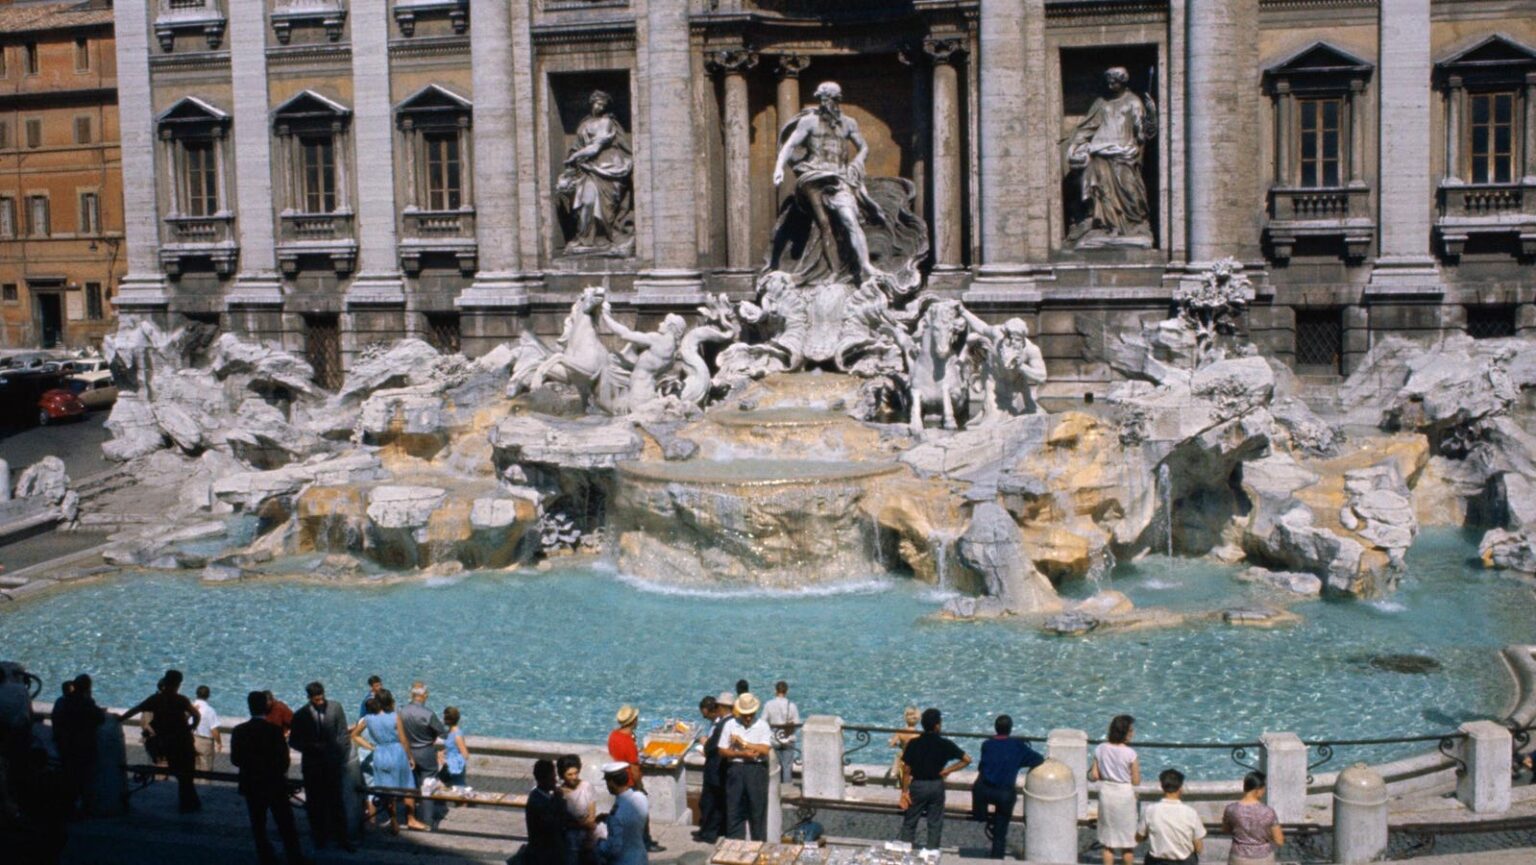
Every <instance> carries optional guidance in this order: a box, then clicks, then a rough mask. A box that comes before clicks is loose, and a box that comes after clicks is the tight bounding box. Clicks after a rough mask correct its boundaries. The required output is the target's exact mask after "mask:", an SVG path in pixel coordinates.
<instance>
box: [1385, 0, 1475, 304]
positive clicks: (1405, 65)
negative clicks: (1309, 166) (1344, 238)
mask: <svg viewBox="0 0 1536 865" xmlns="http://www.w3.org/2000/svg"><path fill="white" fill-rule="evenodd" d="M1430 4H1431V0H1393V2H1391V3H1382V4H1381V7H1380V8H1381V11H1380V27H1379V34H1380V56H1381V66H1380V69H1381V71H1380V76H1381V79H1380V80H1381V85H1380V87H1381V109H1380V111H1381V114H1380V135H1381V142H1380V147H1379V148H1378V152H1379V153H1380V154H1381V164H1382V166H1383V167H1384V170H1382V171H1380V172H1378V174H1379V175H1380V181H1379V182H1380V184H1381V198H1380V206H1379V207H1378V208H1377V218H1378V219H1379V220H1380V226H1379V229H1378V234H1379V236H1380V238H1381V241H1380V248H1381V253H1380V256H1379V257H1378V258H1377V259H1376V266H1375V268H1374V269H1373V270H1372V271H1371V282H1370V285H1369V286H1368V287H1367V289H1366V291H1367V294H1369V295H1403V294H1408V295H1438V294H1440V293H1441V292H1442V291H1443V287H1442V286H1441V283H1440V270H1439V267H1438V266H1437V264H1436V262H1435V259H1434V256H1433V255H1432V254H1431V252H1430V241H1431V229H1432V225H1431V219H1432V216H1433V214H1432V213H1431V201H1432V195H1433V192H1434V190H1433V187H1432V184H1431V178H1430V165H1429V163H1430V134H1431V132H1430V130H1431V129H1432V128H1433V123H1432V120H1433V118H1432V117H1431V112H1430V94H1431V88H1430V86H1429V81H1430V76H1431V73H1432V71H1433V70H1432V68H1431V59H1430V39H1429V35H1430ZM1456 102H1458V100H1456V99H1454V98H1453V99H1452V100H1451V104H1452V105H1453V106H1454V105H1455V104H1456ZM1453 110H1454V109H1453ZM1451 156H1452V160H1451V161H1452V166H1451V167H1448V169H1447V174H1448V175H1449V176H1454V171H1455V167H1454V164H1455V162H1456V161H1457V160H1456V157H1455V155H1454V153H1452V154H1451ZM1386 166H1390V170H1385V167H1386Z"/></svg>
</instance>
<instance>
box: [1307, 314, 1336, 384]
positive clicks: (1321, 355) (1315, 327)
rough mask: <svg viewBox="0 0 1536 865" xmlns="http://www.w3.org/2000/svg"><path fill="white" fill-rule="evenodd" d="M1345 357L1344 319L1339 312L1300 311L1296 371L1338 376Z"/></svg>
mask: <svg viewBox="0 0 1536 865" xmlns="http://www.w3.org/2000/svg"><path fill="white" fill-rule="evenodd" d="M1343 354H1344V319H1343V316H1341V315H1340V314H1339V311H1338V310H1337V309H1298V310H1296V367H1297V369H1307V370H1313V371H1319V372H1321V371H1327V372H1330V373H1337V372H1338V371H1339V369H1340V364H1339V361H1340V359H1341V358H1342V357H1343Z"/></svg>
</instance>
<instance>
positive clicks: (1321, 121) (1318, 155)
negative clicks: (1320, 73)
mask: <svg viewBox="0 0 1536 865" xmlns="http://www.w3.org/2000/svg"><path fill="white" fill-rule="evenodd" d="M1296 107H1297V110H1298V111H1299V113H1300V115H1301V116H1300V118H1299V119H1300V122H1299V124H1298V125H1297V133H1298V135H1299V137H1300V142H1299V146H1298V147H1297V148H1296V152H1297V156H1298V158H1299V160H1300V165H1299V168H1300V171H1299V172H1298V174H1299V175H1300V182H1299V184H1298V185H1300V186H1302V187H1305V188H1313V187H1318V186H1338V185H1339V178H1340V176H1341V175H1340V172H1339V153H1340V147H1339V132H1340V129H1341V123H1342V121H1341V118H1342V117H1343V113H1344V100H1343V99H1339V98H1336V97H1327V98H1322V99H1298V100H1296Z"/></svg>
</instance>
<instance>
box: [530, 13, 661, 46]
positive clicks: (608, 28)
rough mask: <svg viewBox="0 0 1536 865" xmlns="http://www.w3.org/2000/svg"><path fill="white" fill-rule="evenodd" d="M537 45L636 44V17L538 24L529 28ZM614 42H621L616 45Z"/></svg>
mask: <svg viewBox="0 0 1536 865" xmlns="http://www.w3.org/2000/svg"><path fill="white" fill-rule="evenodd" d="M529 29H530V31H531V33H532V36H533V44H535V45H580V44H583V43H586V44H594V43H601V44H602V45H603V47H605V48H614V47H620V46H622V47H625V48H633V47H634V45H635V19H633V18H608V19H604V20H601V21H581V22H570V23H565V22H562V23H559V24H536V25H534V26H533V27H531V28H529ZM614 43H620V45H615V44H614Z"/></svg>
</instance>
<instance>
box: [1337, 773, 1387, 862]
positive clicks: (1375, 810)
mask: <svg viewBox="0 0 1536 865" xmlns="http://www.w3.org/2000/svg"><path fill="white" fill-rule="evenodd" d="M1386 855H1387V784H1386V782H1385V781H1383V780H1381V776H1380V775H1378V774H1376V772H1375V771H1374V770H1372V769H1371V767H1369V766H1367V765H1365V764H1364V763H1356V764H1355V765H1353V766H1350V767H1349V768H1348V769H1345V770H1344V771H1342V772H1340V773H1339V780H1338V781H1337V782H1336V783H1335V784H1334V785H1333V861H1334V862H1336V863H1338V865H1357V863H1364V862H1375V861H1377V860H1378V859H1381V858H1383V857H1385V856H1386Z"/></svg>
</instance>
